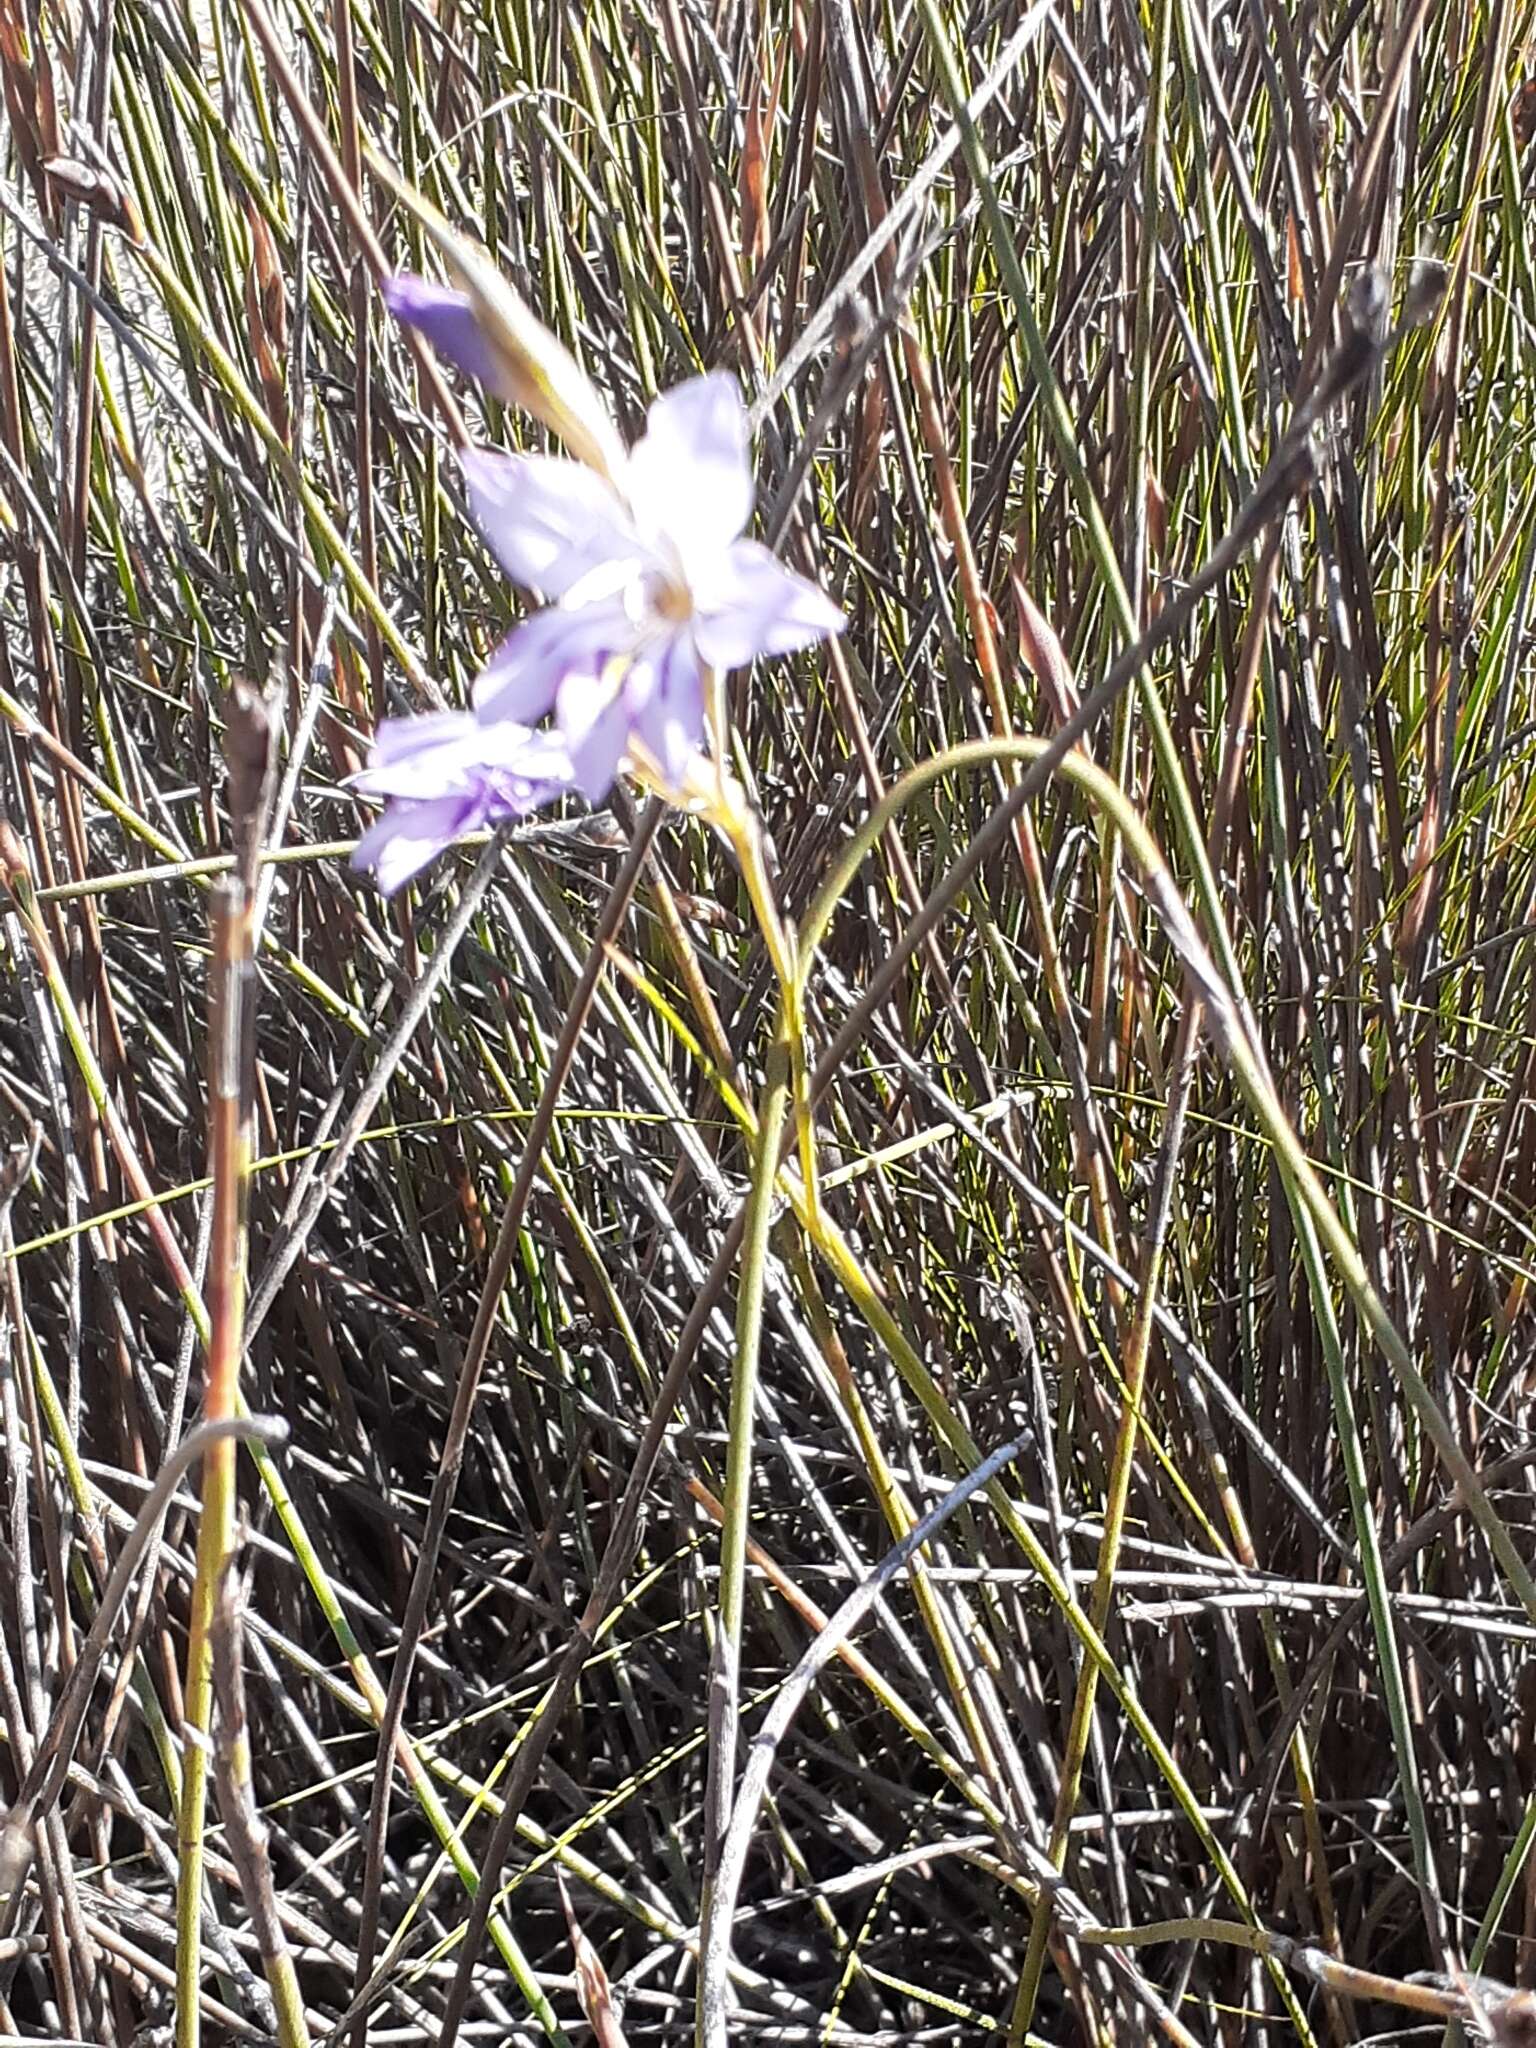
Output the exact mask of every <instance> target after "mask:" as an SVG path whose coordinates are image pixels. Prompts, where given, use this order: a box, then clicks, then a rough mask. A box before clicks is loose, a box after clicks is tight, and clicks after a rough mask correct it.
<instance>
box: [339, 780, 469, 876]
mask: <svg viewBox="0 0 1536 2048" xmlns="http://www.w3.org/2000/svg"><path fill="white" fill-rule="evenodd" d="M472 813H473V806H472V805H471V803H470V801H469V799H467V798H465V797H462V796H442V797H435V798H433V799H432V800H431V801H430V802H427V803H399V802H397V803H392V804H391V805H390V806H389V809H388V810H387V811H386V812H385V813H384V815H383V817H382V818H377V819H375V821H374V822H373V824H371V825H370V826H369V827H368V830H367V831H366V832H365V833H364V834H363V836H362V838H361V839H359V840H358V842H357V846H356V848H355V850H354V852H353V855H352V865H353V867H354V868H357V869H358V870H360V871H361V872H363V873H370V874H372V875H373V876H374V878H375V880H376V881H377V882H378V885H379V887H380V888H381V889H382V890H383V891H384V893H385V895H386V896H393V895H394V893H395V891H396V890H397V889H400V888H403V887H404V886H405V884H406V883H407V882H408V881H409V880H410V879H411V877H412V876H413V875H418V874H420V873H421V870H422V869H423V868H424V867H425V866H426V865H427V864H428V862H429V861H433V860H436V858H437V856H438V855H439V854H440V853H441V852H442V851H443V849H444V847H446V846H451V845H452V844H453V842H454V840H455V839H459V838H462V836H463V835H464V833H465V832H467V831H468V830H469V829H470V827H471V826H472V825H473V823H474V822H475V821H474V817H473V814H472Z"/></svg>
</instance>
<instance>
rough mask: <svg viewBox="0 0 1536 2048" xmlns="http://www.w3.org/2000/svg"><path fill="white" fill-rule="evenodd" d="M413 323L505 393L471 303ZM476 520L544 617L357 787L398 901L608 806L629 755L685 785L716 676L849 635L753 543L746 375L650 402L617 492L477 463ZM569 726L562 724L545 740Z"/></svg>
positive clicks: (596, 483)
mask: <svg viewBox="0 0 1536 2048" xmlns="http://www.w3.org/2000/svg"><path fill="white" fill-rule="evenodd" d="M384 296H385V300H386V303H387V304H388V306H389V309H390V311H391V312H392V313H393V314H394V315H395V317H396V319H398V320H401V321H403V322H404V323H405V324H407V325H408V326H411V327H414V328H416V329H418V330H419V331H420V332H421V333H422V334H423V335H425V336H426V338H427V340H429V341H430V342H431V344H432V346H433V348H434V349H435V350H436V351H437V352H438V354H439V355H442V356H444V357H446V358H447V360H448V361H450V362H452V363H454V364H456V365H457V366H458V368H460V369H461V370H464V371H466V372H467V373H468V374H469V375H470V376H472V377H475V378H478V379H479V380H481V381H482V382H485V383H487V384H490V385H491V386H492V387H493V388H495V386H496V384H497V382H498V378H497V358H496V354H495V350H494V349H493V347H492V346H491V344H490V342H489V340H488V338H487V336H486V334H485V332H484V331H483V329H482V326H481V323H480V319H479V315H478V313H477V310H476V306H475V303H474V301H473V300H472V299H471V297H470V296H469V294H467V293H464V292H458V291H452V290H448V289H445V288H443V287H441V286H437V285H431V284H428V283H427V282H425V280H423V279H421V278H417V277H397V278H394V279H392V280H391V281H390V282H389V284H388V285H387V286H386V287H385V294H384ZM463 467H464V476H465V481H466V484H467V486H468V490H469V500H470V505H471V508H472V509H473V511H474V515H475V518H476V520H477V522H478V523H479V526H480V528H481V531H482V532H483V533H484V535H485V538H486V540H487V542H488V543H489V544H490V546H491V548H492V549H493V550H494V552H495V554H496V556H497V558H498V560H499V561H500V562H501V565H502V567H503V568H504V569H505V570H506V572H507V574H508V575H509V576H510V577H511V578H512V579H513V581H514V582H516V583H520V584H522V585H523V586H524V587H525V588H527V589H528V590H530V591H532V592H533V593H534V594H535V595H536V596H537V597H539V598H541V599H542V600H544V607H545V608H544V609H543V610H542V611H538V612H535V613H534V614H533V615H532V616H531V617H530V618H528V619H526V620H524V621H523V623H522V624H521V625H518V626H516V627H514V628H513V630H512V632H511V633H509V634H508V636H507V638H506V639H505V640H504V641H503V642H502V643H501V645H500V646H499V647H498V648H497V649H496V651H495V653H494V654H493V655H492V657H491V660H490V662H489V663H488V665H487V667H486V669H485V671H484V673H483V674H482V675H481V676H480V678H479V680H478V681H477V682H476V684H475V688H474V710H473V711H472V712H450V713H445V714H441V713H440V714H436V715H429V716H424V717H419V718H399V719H389V720H386V721H385V723H384V724H383V725H382V726H381V727H380V728H379V732H378V736H377V740H376V743H375V747H374V751H373V755H372V758H371V760H370V763H369V766H368V767H367V769H365V770H364V772H363V773H362V774H361V775H360V776H358V777H357V778H356V786H357V787H358V788H359V789H362V790H364V791H366V792H368V793H370V794H372V795H377V796H383V797H386V798H387V799H388V807H387V808H386V810H385V812H384V814H383V816H382V817H380V818H379V819H378V820H377V822H376V823H375V824H374V825H373V826H372V827H371V828H370V829H369V831H368V832H366V833H365V834H364V836H363V838H362V840H361V841H360V842H359V844H358V848H357V853H356V855H355V862H356V865H357V866H359V867H362V868H367V869H371V870H372V872H373V873H374V874H375V875H376V876H377V878H378V881H379V884H380V886H381V887H382V888H384V889H386V890H390V891H392V890H395V889H398V888H399V887H400V886H401V885H402V884H403V883H405V882H407V881H409V880H410V878H411V877H412V876H413V875H414V874H416V873H418V872H419V871H420V870H421V869H422V868H423V867H425V866H426V864H427V863H428V862H429V861H430V860H432V859H433V858H434V857H435V856H436V855H437V854H438V853H440V852H441V851H442V849H443V848H444V847H445V846H447V845H449V844H450V843H451V842H452V841H453V840H455V839H457V838H459V837H461V836H462V835H463V834H464V833H465V832H468V831H472V830H475V829H477V828H479V827H483V826H487V825H494V824H498V823H500V822H502V821H503V820H505V819H507V818H511V817H518V816H521V815H523V814H524V813H526V812H528V811H531V810H535V809H537V808H538V807H539V806H540V805H541V804H545V803H548V802H549V801H550V800H551V798H553V797H555V796H558V795H560V794H562V793H564V792H565V791H567V790H577V791H579V792H580V793H581V794H582V795H583V796H584V797H586V798H587V799H588V801H590V802H593V803H595V802H597V801H598V800H599V799H600V798H601V797H602V796H603V795H604V794H605V793H606V792H607V790H608V788H609V786H610V784H611V783H612V781H613V779H614V776H615V775H616V774H617V773H618V772H619V769H620V767H621V766H622V765H623V764H624V763H625V762H626V761H628V762H629V763H631V764H633V765H636V766H639V767H641V768H643V769H644V770H646V771H647V772H648V773H649V774H650V775H651V777H652V778H653V780H655V781H657V782H659V783H660V784H661V785H662V786H663V787H665V788H668V789H671V790H679V789H681V788H682V786H683V784H684V782H685V780H686V778H687V774H688V770H689V766H690V763H691V762H692V760H693V758H694V757H695V755H696V754H697V753H698V752H699V750H700V749H701V748H702V747H703V746H704V745H705V744H706V716H705V697H706V673H707V671H710V670H721V671H723V670H725V669H730V668H737V667H740V666H742V665H743V664H745V663H747V662H749V661H752V660H754V659H755V658H756V657H757V656H759V655H772V654H788V653H791V652H793V651H794V650H795V649H797V648H801V647H808V646H810V645H811V644H812V643H813V642H814V641H817V640H820V639H823V638H825V637H826V636H827V635H828V634H830V633H836V632H839V631H841V629H842V626H843V616H842V614H841V613H840V612H839V611H838V609H837V607H836V606H835V605H834V604H833V603H832V602H831V600H830V599H829V598H828V597H827V596H826V595H825V594H824V593H823V592H822V591H820V590H819V589H818V588H817V587H816V585H815V584H813V583H809V582H807V581H806V580H805V579H804V578H803V577H801V576H796V575H794V574H793V573H792V572H791V571H790V570H788V569H785V568H783V567H781V566H780V564H779V563H778V562H777V561H775V560H774V558H773V556H772V555H771V554H770V553H769V552H768V550H767V549H766V548H765V547H762V546H761V545H760V544H759V543H758V542H756V541H752V540H743V539H742V537H741V536H742V534H743V532H744V530H745V528H746V524H747V521H748V519H749V518H750V517H751V514H752V503H753V495H754V493H753V484H752V470H751V464H750V460H749V452H748V445H747V419H746V413H745V411H744V409H743V407H742V403H741V398H740V395H739V393H738V392H737V389H736V386H735V384H734V383H733V381H732V380H731V379H730V378H729V377H726V376H721V375H715V376H708V377H696V378H693V379H692V380H691V381H690V382H688V383H686V384H681V385H679V386H678V387H677V388H676V389H675V390H673V391H669V392H667V393H666V394H665V396H663V397H661V398H658V399H657V400H656V402H655V404H654V405H652V407H651V409H650V412H649V414H648V415H647V419H646V431H645V433H644V435H643V436H642V438H641V439H640V440H639V441H638V442H636V444H635V445H634V447H633V448H631V449H630V450H629V452H628V454H627V455H626V456H625V457H624V459H623V466H622V470H621V472H620V473H619V474H618V475H616V476H615V477H613V478H612V479H610V478H609V477H606V476H604V475H601V474H600V473H599V472H598V471H597V470H596V469H592V468H588V467H586V466H585V465H584V464H582V463H580V462H571V461H564V460H561V459H559V458H557V457H554V456H548V455H495V454H491V453H488V452H486V451H483V450H474V451H471V452H469V453H467V454H466V455H465V456H464V457H463ZM550 714H553V720H554V723H553V726H552V727H551V728H548V729H545V730H543V731H535V730H534V729H533V728H534V727H535V726H537V725H538V724H539V722H540V721H541V720H543V719H545V718H547V717H549V716H550Z"/></svg>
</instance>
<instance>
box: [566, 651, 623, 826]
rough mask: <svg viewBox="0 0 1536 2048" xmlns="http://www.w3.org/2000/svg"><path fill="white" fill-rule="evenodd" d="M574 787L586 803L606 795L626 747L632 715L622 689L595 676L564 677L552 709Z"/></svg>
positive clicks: (595, 801) (594, 801)
mask: <svg viewBox="0 0 1536 2048" xmlns="http://www.w3.org/2000/svg"><path fill="white" fill-rule="evenodd" d="M555 716H556V717H557V719H558V720H559V723H560V731H561V734H562V736H563V738H564V740H565V743H566V745H567V746H568V747H569V749H570V753H571V769H572V772H573V774H574V776H575V780H576V787H577V788H578V789H579V790H580V791H581V793H582V795H583V796H584V797H585V798H586V799H587V801H588V803H593V804H595V803H597V802H599V801H600V800H601V799H602V798H603V797H605V796H606V795H607V794H608V790H609V787H610V786H611V784H612V782H613V778H614V776H615V775H617V773H618V771H619V762H620V760H621V759H622V757H623V753H624V749H625V747H626V746H627V745H628V744H629V734H630V727H631V726H632V724H633V722H634V712H633V710H632V709H631V706H630V703H629V700H628V698H627V696H626V694H625V691H624V689H623V688H622V687H620V688H618V689H615V688H614V687H613V685H612V684H611V683H608V682H604V680H603V679H602V677H601V676H599V675H592V674H586V675H571V676H567V677H566V679H565V681H564V682H563V683H562V684H561V685H560V695H559V698H558V700H557V702H556V705H555Z"/></svg>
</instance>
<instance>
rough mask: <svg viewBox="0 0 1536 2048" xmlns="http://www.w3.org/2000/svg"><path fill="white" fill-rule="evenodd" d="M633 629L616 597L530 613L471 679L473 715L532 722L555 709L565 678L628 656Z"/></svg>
mask: <svg viewBox="0 0 1536 2048" xmlns="http://www.w3.org/2000/svg"><path fill="white" fill-rule="evenodd" d="M636 631H637V629H636V626H635V623H634V621H633V620H632V619H631V617H630V615H629V613H628V611H627V610H626V609H625V606H624V603H623V601H622V599H620V598H612V599H609V600H608V601H607V602H606V603H601V604H583V605H572V606H570V607H568V608H567V607H563V606H560V605H550V606H549V607H548V608H547V609H546V610H544V611H542V612H535V613H534V615H533V617H532V618H531V619H524V621H523V623H522V624H521V625H520V626H514V627H513V628H512V631H511V632H510V633H509V634H508V635H507V637H506V639H505V640H503V641H502V643H501V645H500V646H499V647H498V648H497V650H496V652H495V653H494V654H493V655H492V656H491V659H490V661H489V663H488V664H487V666H486V667H485V669H484V670H483V671H482V672H481V674H480V676H479V677H478V679H477V680H476V683H475V689H474V698H475V713H476V716H477V717H479V718H480V719H481V720H483V721H485V720H491V719H502V718H510V719H515V720H517V721H518V723H519V724H523V725H533V724H535V723H536V722H537V721H538V720H539V719H541V718H543V717H545V716H546V715H547V714H548V713H549V712H550V711H552V710H553V709H554V704H555V697H556V694H557V692H558V691H559V688H560V685H561V683H562V682H563V681H564V680H565V678H566V677H567V676H568V675H570V674H571V673H572V672H573V671H574V670H580V671H582V672H583V673H584V674H587V675H595V674H599V673H600V672H601V671H602V669H603V667H604V666H605V665H606V663H607V661H608V659H609V658H610V656H612V655H614V654H626V653H628V651H629V650H630V649H631V648H632V647H633V646H634V643H635V637H636Z"/></svg>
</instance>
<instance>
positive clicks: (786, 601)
mask: <svg viewBox="0 0 1536 2048" xmlns="http://www.w3.org/2000/svg"><path fill="white" fill-rule="evenodd" d="M694 595H695V602H696V604H697V607H698V609H697V611H696V612H695V615H694V638H695V641H696V642H697V645H698V649H699V652H700V654H701V655H702V656H703V657H704V659H705V661H707V662H708V663H709V665H710V666H711V667H712V668H720V669H726V668H740V667H742V666H743V665H744V664H745V663H746V662H749V661H752V660H754V659H755V658H756V657H757V656H758V655H760V654H793V653H794V652H795V650H796V649H797V648H801V647H809V646H811V645H812V644H813V643H814V642H815V641H817V640H825V639H826V637H827V635H828V634H829V633H840V632H841V631H842V630H843V627H844V625H845V624H846V623H847V621H846V620H845V618H844V616H843V614H842V613H841V612H840V611H839V610H838V608H837V606H836V605H835V604H834V603H833V602H832V600H831V598H830V597H828V596H827V594H826V592H825V591H824V590H820V589H818V588H817V586H816V585H815V584H814V583H809V582H807V581H806V579H805V577H803V576H797V575H795V573H794V571H793V570H791V569H786V568H784V567H782V565H781V564H780V563H778V562H776V561H775V560H774V558H773V556H772V555H771V554H770V553H769V552H768V550H767V549H766V548H765V547H762V546H760V545H759V544H758V542H756V541H755V540H739V541H737V542H736V544H735V546H734V547H732V548H731V549H729V551H728V552H727V554H726V557H725V559H724V561H723V562H722V563H721V564H720V567H719V570H718V573H717V574H716V575H715V576H713V577H712V578H711V579H710V580H709V582H708V583H707V584H706V585H705V586H704V587H703V588H701V589H698V590H696V591H695V593H694Z"/></svg>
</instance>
